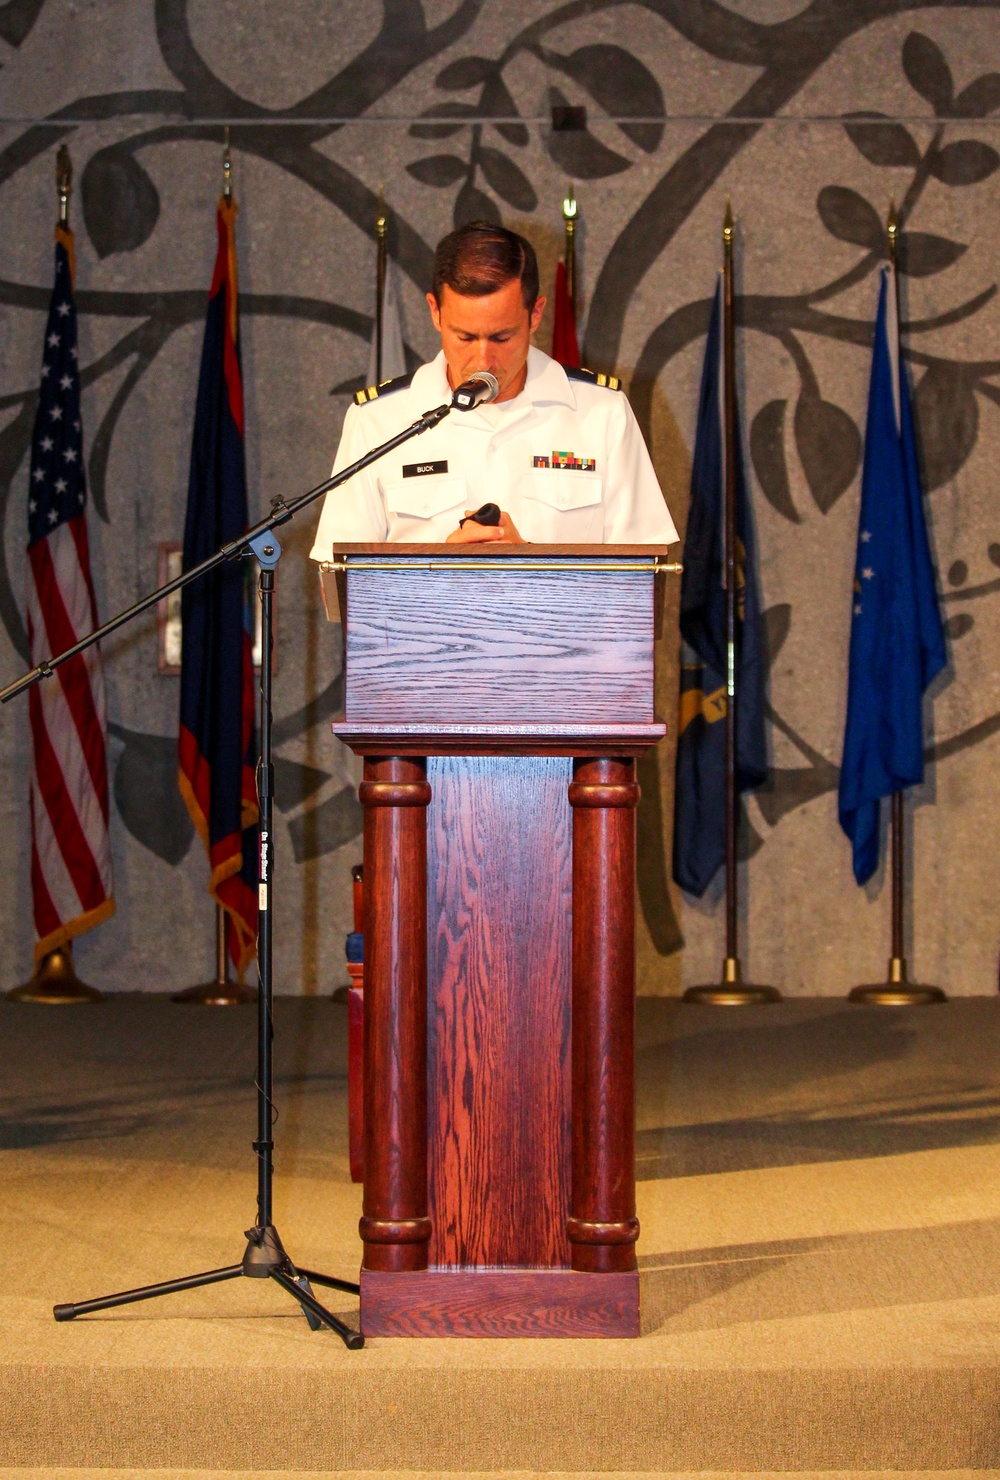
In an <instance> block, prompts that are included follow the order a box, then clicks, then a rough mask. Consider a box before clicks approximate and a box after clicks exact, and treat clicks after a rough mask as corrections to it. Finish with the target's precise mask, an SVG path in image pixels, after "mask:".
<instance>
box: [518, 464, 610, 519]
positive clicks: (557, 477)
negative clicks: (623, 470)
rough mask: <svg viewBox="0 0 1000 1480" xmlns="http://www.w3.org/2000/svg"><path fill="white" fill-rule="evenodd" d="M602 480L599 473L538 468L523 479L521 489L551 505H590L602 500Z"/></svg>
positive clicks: (569, 506) (586, 506)
mask: <svg viewBox="0 0 1000 1480" xmlns="http://www.w3.org/2000/svg"><path fill="white" fill-rule="evenodd" d="M603 481H604V480H603V479H602V477H601V475H600V473H575V472H573V471H571V470H569V469H566V470H562V469H558V470H557V469H553V468H536V469H535V470H534V472H531V473H529V474H528V475H527V477H526V478H525V479H524V482H523V483H522V484H521V492H522V493H523V494H524V496H525V498H536V499H538V501H539V502H540V503H543V504H548V506H549V507H550V508H551V509H560V510H562V509H566V510H569V509H587V508H590V507H591V505H593V504H599V503H600V502H601V488H602V485H603Z"/></svg>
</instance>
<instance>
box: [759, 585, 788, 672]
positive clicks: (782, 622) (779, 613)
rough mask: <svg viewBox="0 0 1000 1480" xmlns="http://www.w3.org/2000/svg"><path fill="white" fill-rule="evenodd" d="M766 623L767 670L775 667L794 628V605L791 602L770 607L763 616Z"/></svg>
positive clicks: (777, 603) (783, 602) (765, 649)
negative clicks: (775, 662)
mask: <svg viewBox="0 0 1000 1480" xmlns="http://www.w3.org/2000/svg"><path fill="white" fill-rule="evenodd" d="M761 620H762V621H763V623H764V652H765V654H766V662H767V668H768V670H770V669H771V668H772V667H773V666H774V661H775V659H776V658H777V656H778V654H779V653H780V652H781V649H782V648H783V647H784V645H785V639H786V638H787V636H788V634H789V632H790V631H791V627H792V604H791V602H790V601H779V602H776V603H775V605H774V606H769V607H768V608H767V611H766V612H763V613H762V615H761Z"/></svg>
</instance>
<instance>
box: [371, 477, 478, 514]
mask: <svg viewBox="0 0 1000 1480" xmlns="http://www.w3.org/2000/svg"><path fill="white" fill-rule="evenodd" d="M383 491H384V494H385V506H386V508H387V509H388V511H389V513H390V514H396V515H397V516H400V517H403V518H407V519H433V518H434V516H435V515H436V514H444V513H446V512H447V511H448V509H455V508H459V507H461V508H464V507H465V500H466V496H467V492H468V489H467V486H466V482H465V479H464V478H457V477H455V478H449V477H441V476H439V475H436V474H427V475H426V476H424V477H422V478H404V479H402V480H401V481H400V482H398V483H387V484H385V487H384V490H383Z"/></svg>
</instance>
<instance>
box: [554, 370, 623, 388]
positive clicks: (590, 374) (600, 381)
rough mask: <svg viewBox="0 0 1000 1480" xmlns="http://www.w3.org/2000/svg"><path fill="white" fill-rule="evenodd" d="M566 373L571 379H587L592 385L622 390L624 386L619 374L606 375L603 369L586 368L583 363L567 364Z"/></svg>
mask: <svg viewBox="0 0 1000 1480" xmlns="http://www.w3.org/2000/svg"><path fill="white" fill-rule="evenodd" d="M566 375H567V377H568V378H569V379H570V380H585V381H587V382H588V384H590V385H599V386H603V388H604V389H605V390H609V391H620V390H621V388H622V383H621V381H620V380H619V379H618V376H617V375H605V373H604V371H603V370H585V369H584V368H583V366H582V365H572V366H567V367H566Z"/></svg>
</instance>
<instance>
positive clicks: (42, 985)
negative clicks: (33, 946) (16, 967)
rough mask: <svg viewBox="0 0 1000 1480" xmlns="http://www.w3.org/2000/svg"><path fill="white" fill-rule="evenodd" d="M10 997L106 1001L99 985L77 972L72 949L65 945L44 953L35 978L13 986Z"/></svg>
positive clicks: (65, 1002) (66, 1001)
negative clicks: (92, 985) (90, 983)
mask: <svg viewBox="0 0 1000 1480" xmlns="http://www.w3.org/2000/svg"><path fill="white" fill-rule="evenodd" d="M7 1001H8V1002H46V1003H49V1004H51V1005H52V1006H53V1007H57V1006H64V1005H68V1004H69V1003H72V1002H103V1001H104V998H103V997H102V995H101V993H100V992H99V991H98V990H97V988H96V987H88V986H87V984H86V982H82V981H81V980H80V978H79V977H78V976H77V974H76V971H75V969H74V967H73V955H72V952H71V951H70V948H69V946H68V945H65V946H58V947H57V948H56V950H54V951H49V953H48V955H47V956H43V957H42V959H41V961H39V963H38V965H37V966H36V967H35V973H34V975H33V976H32V978H31V980H30V981H27V982H25V983H24V984H23V985H22V986H20V987H12V988H11V990H10V991H9V992H8V993H7Z"/></svg>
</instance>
